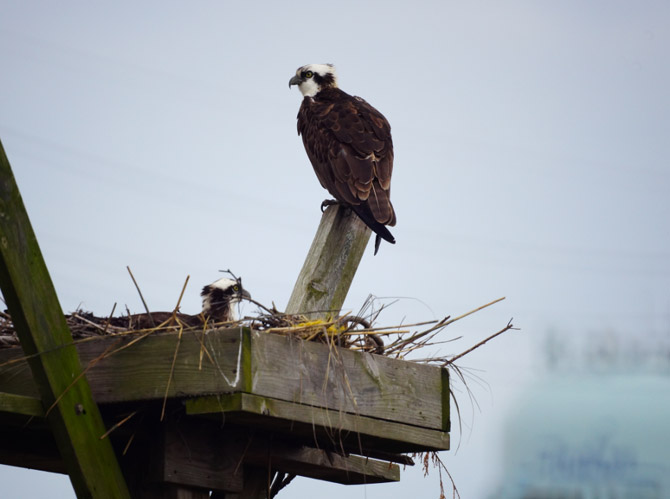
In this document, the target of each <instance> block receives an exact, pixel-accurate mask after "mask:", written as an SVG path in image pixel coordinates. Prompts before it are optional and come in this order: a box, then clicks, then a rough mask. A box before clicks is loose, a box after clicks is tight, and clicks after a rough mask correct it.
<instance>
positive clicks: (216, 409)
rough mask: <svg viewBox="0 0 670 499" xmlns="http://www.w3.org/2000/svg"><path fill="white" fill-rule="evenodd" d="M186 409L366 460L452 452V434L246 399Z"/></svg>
mask: <svg viewBox="0 0 670 499" xmlns="http://www.w3.org/2000/svg"><path fill="white" fill-rule="evenodd" d="M184 404H185V406H186V413H187V414H190V415H201V416H209V417H211V418H212V419H213V420H215V421H221V420H225V421H227V422H231V423H235V424H240V425H246V426H251V427H254V428H260V429H265V430H270V431H276V432H278V433H281V434H282V435H290V436H291V438H294V439H295V440H296V441H299V442H303V443H306V444H309V445H316V446H317V447H319V448H324V449H328V448H336V449H344V450H346V451H347V452H352V453H354V454H360V455H363V456H367V455H370V456H373V455H374V454H375V453H377V452H378V451H384V452H391V453H405V452H423V451H428V450H447V449H449V434H448V433H446V432H443V431H439V430H429V429H425V428H419V427H417V426H411V425H406V424H402V423H394V422H390V421H382V420H379V419H375V418H369V417H365V416H357V415H353V414H347V413H343V412H339V411H333V410H328V409H324V408H320V407H312V406H305V405H301V404H294V403H291V402H285V401H283V400H277V399H274V398H270V397H259V396H257V395H250V394H247V393H234V394H222V395H211V396H208V397H197V398H193V399H188V400H186V401H185V402H184ZM222 413H223V414H225V415H222Z"/></svg>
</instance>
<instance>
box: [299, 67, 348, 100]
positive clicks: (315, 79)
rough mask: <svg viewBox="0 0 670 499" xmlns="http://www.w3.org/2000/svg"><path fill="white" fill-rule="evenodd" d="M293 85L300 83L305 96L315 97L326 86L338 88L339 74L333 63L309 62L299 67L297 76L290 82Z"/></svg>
mask: <svg viewBox="0 0 670 499" xmlns="http://www.w3.org/2000/svg"><path fill="white" fill-rule="evenodd" d="M291 85H298V88H299V89H300V92H301V93H302V95H304V96H305V97H314V96H315V95H316V94H318V93H319V92H320V91H321V89H323V88H326V87H333V88H337V75H336V74H335V66H333V65H332V64H307V65H306V66H302V67H301V68H298V70H297V71H296V72H295V76H294V77H293V78H291V79H290V80H289V82H288V86H289V88H291Z"/></svg>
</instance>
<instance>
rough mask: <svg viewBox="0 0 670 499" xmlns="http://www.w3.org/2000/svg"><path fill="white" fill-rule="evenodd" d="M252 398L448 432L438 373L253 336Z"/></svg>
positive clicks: (399, 362)
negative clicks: (273, 399) (321, 408)
mask: <svg viewBox="0 0 670 499" xmlns="http://www.w3.org/2000/svg"><path fill="white" fill-rule="evenodd" d="M251 334H252V373H253V380H252V382H253V384H252V391H251V393H253V394H255V395H260V396H263V397H272V398H276V399H280V400H285V401H288V402H298V403H300V404H303V405H309V406H314V407H324V408H327V409H331V410H334V411H341V412H345V413H350V414H358V415H361V416H369V417H374V418H377V419H383V420H387V421H396V422H403V423H405V424H411V425H415V426H419V427H422V428H431V429H435V430H443V425H444V421H443V417H442V416H443V414H442V410H443V400H442V393H443V390H447V391H448V386H447V387H443V384H442V381H443V380H442V377H441V371H440V369H439V368H436V367H432V366H426V365H422V364H417V363H414V362H407V361H402V360H395V359H390V358H388V357H384V356H381V355H374V354H370V353H366V352H361V351H353V350H348V349H344V348H335V347H333V348H329V347H328V346H327V345H324V344H321V343H316V342H306V341H299V340H295V339H292V338H289V337H285V336H279V335H268V334H264V333H258V332H252V333H251Z"/></svg>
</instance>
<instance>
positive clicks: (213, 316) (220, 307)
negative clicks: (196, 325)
mask: <svg viewBox="0 0 670 499" xmlns="http://www.w3.org/2000/svg"><path fill="white" fill-rule="evenodd" d="M200 296H202V315H203V316H205V317H209V318H210V320H213V321H215V322H229V321H235V320H237V314H236V310H235V308H236V306H237V305H238V304H239V303H240V301H242V300H243V299H247V300H249V299H251V295H250V294H249V293H248V292H247V290H246V289H244V288H243V287H242V279H229V278H227V277H222V278H221V279H219V280H218V281H214V282H213V283H212V284H208V285H207V286H205V287H204V288H202V293H200Z"/></svg>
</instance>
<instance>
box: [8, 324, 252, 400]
mask: <svg viewBox="0 0 670 499" xmlns="http://www.w3.org/2000/svg"><path fill="white" fill-rule="evenodd" d="M244 335H247V336H248V335H249V331H248V330H247V329H244V330H241V329H233V330H212V331H209V332H207V334H206V335H204V338H203V335H202V332H195V333H194V332H186V333H184V334H183V336H182V341H181V343H180V345H179V354H178V356H177V361H176V364H175V366H174V372H173V373H172V379H171V381H170V384H169V390H167V395H168V397H170V398H175V397H181V396H193V395H199V394H206V393H219V392H231V391H238V390H243V389H245V385H244V383H246V382H247V380H248V379H250V377H249V375H248V373H246V374H245V369H247V371H248V366H247V367H245V366H244V365H243V363H244V357H245V355H246V356H247V357H248V355H249V353H248V350H249V347H248V346H247V347H246V349H247V350H246V351H247V353H246V354H245V353H244V351H243V350H244V348H245V347H244V345H243V341H242V339H243V337H244ZM138 337H139V336H138V335H135V334H133V335H129V336H125V337H124V338H122V339H120V338H115V337H99V338H95V339H94V340H93V341H86V342H83V343H79V344H77V349H78V351H79V354H80V357H81V360H82V363H83V364H84V365H86V364H89V363H90V362H92V361H97V362H96V363H95V366H94V367H93V368H91V369H90V370H89V371H88V373H87V378H88V380H89V383H90V385H91V388H92V390H93V395H94V397H95V400H96V401H97V402H98V403H110V402H130V401H135V400H152V399H163V397H164V396H165V394H166V388H168V380H169V379H170V371H171V366H172V358H173V356H174V352H175V348H176V346H177V335H176V334H157V333H154V334H151V335H150V336H147V337H145V338H143V339H141V340H139V341H136V342H135V343H133V344H132V345H131V346H129V347H128V348H124V347H126V346H127V345H128V344H129V343H130V342H132V341H135V340H136V339H137V338H138ZM201 340H202V343H201ZM245 341H246V340H245ZM202 344H204V345H205V348H206V349H207V351H208V352H209V353H210V355H211V356H212V359H213V360H214V362H212V361H210V360H209V356H207V355H206V354H204V355H203V357H202V364H201V357H200V354H201V348H202ZM106 351H107V352H111V355H109V357H107V358H104V359H101V360H98V359H99V357H100V356H101V355H102V354H103V353H105V352H106ZM21 357H22V353H21V351H20V349H16V348H12V349H2V350H0V390H2V391H4V392H8V393H15V394H19V395H29V396H35V395H36V394H37V390H36V387H35V383H34V381H33V380H32V377H31V375H30V372H29V371H28V370H27V369H25V362H16V363H12V364H6V363H7V362H10V361H13V360H17V359H20V358H21ZM246 362H247V364H248V362H249V361H248V360H247V361H246ZM3 364H5V365H4V366H3Z"/></svg>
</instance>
